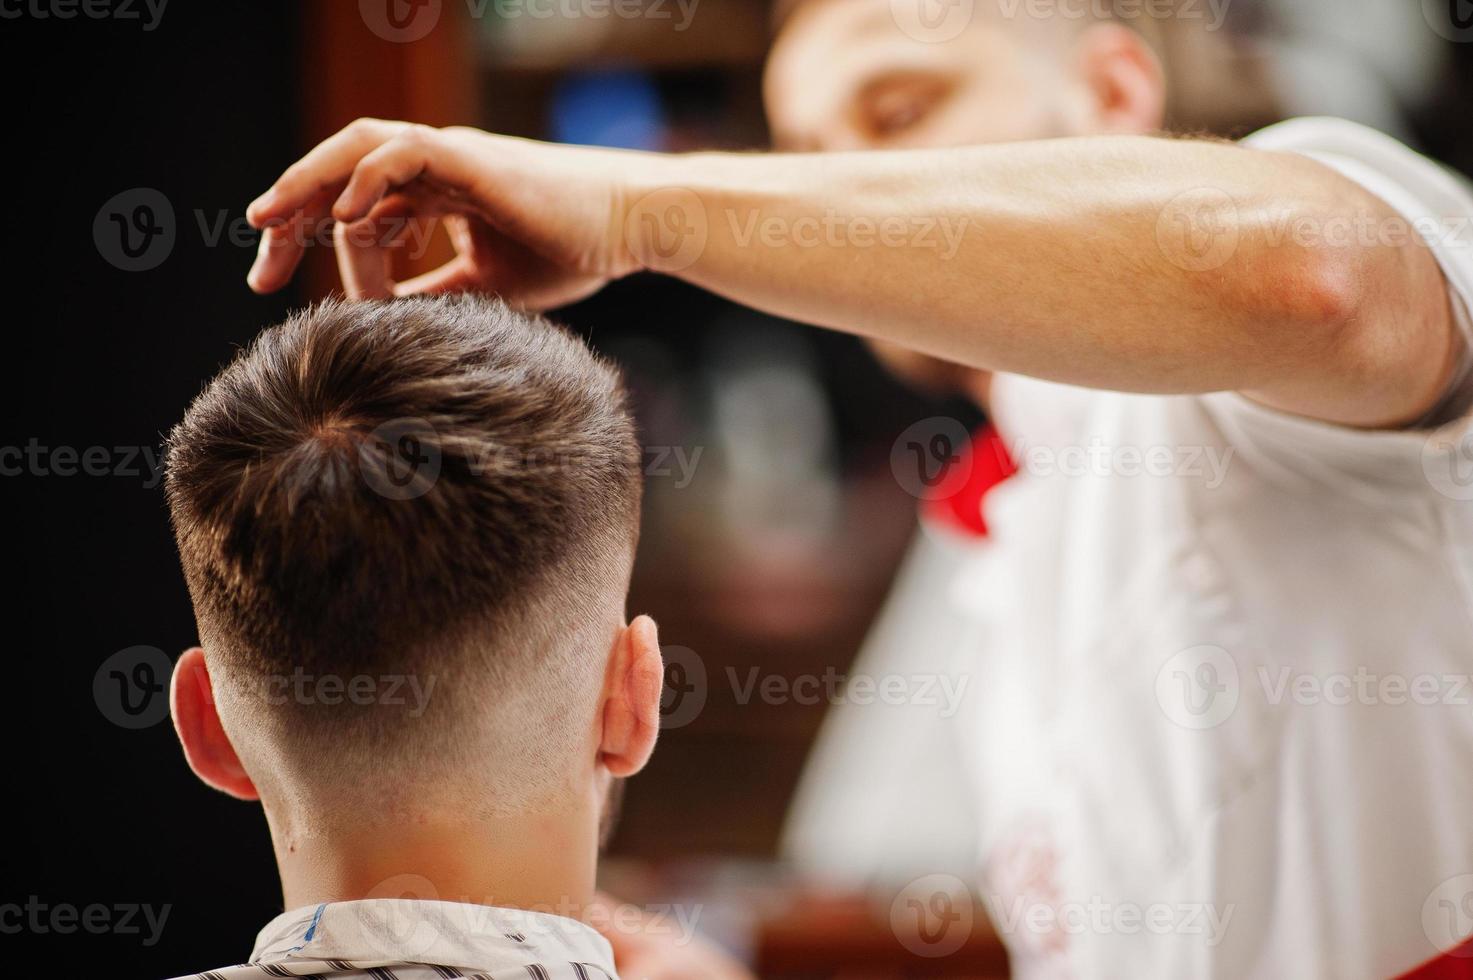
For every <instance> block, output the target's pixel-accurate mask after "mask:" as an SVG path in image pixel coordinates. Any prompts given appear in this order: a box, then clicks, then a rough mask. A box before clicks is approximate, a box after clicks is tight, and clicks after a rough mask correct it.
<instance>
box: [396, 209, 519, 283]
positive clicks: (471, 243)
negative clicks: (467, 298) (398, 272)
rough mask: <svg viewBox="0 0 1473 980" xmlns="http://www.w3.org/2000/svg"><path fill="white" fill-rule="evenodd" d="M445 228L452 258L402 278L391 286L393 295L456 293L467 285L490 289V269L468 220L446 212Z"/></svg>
mask: <svg viewBox="0 0 1473 980" xmlns="http://www.w3.org/2000/svg"><path fill="white" fill-rule="evenodd" d="M444 226H445V230H446V231H447V232H448V233H449V235H450V243H451V244H452V245H453V246H454V247H455V258H453V259H451V260H450V261H449V262H446V263H445V264H444V265H442V266H440V267H439V268H438V269H431V270H430V271H429V272H426V273H423V274H422V275H418V276H415V277H414V278H412V279H406V280H404V281H403V282H401V283H399V284H397V285H396V286H395V287H394V294H395V295H396V296H414V295H417V294H420V293H427V294H428V293H458V292H463V291H465V290H468V289H490V288H493V287H494V283H493V282H492V280H491V275H490V270H489V269H488V268H487V266H486V264H485V263H486V259H487V256H486V255H485V250H484V249H478V247H477V245H476V240H475V235H474V233H473V232H472V231H471V226H470V222H469V221H468V220H466V218H465V217H464V216H462V215H457V214H451V215H446V217H445V219H444Z"/></svg>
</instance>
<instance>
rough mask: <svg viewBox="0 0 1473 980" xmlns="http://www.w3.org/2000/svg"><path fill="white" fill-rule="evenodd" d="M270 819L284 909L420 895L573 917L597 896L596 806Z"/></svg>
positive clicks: (426, 897) (417, 896)
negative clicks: (328, 824) (464, 815)
mask: <svg viewBox="0 0 1473 980" xmlns="http://www.w3.org/2000/svg"><path fill="white" fill-rule="evenodd" d="M268 820H269V816H268ZM270 823H271V837H272V843H273V845H274V846H275V849H276V863H277V866H278V867H279V868H280V871H281V887H282V893H283V896H284V898H285V901H286V908H288V909H294V908H301V907H303V906H307V905H316V904H319V903H321V902H346V901H354V900H357V899H364V898H419V899H433V900H438V901H446V902H470V903H475V904H480V905H499V906H506V907H512V908H522V909H531V910H534V911H541V912H552V913H555V914H559V915H570V916H574V917H577V916H578V915H579V910H581V909H582V908H583V907H584V906H585V905H586V904H587V903H588V901H589V900H590V899H592V897H593V892H594V877H595V871H596V866H597V862H598V828H597V823H598V821H597V815H596V814H593V815H583V814H567V813H562V814H556V815H549V814H545V813H528V814H525V815H517V816H513V817H495V818H488V819H464V820H461V819H453V818H449V817H447V818H444V819H441V818H431V817H426V816H423V815H421V816H418V817H414V818H406V819H404V820H401V821H383V822H375V823H374V824H372V825H364V826H361V827H355V828H353V829H349V830H341V829H334V830H333V831H323V832H313V833H302V832H295V831H292V830H289V829H286V828H284V827H283V826H281V822H280V821H277V820H270Z"/></svg>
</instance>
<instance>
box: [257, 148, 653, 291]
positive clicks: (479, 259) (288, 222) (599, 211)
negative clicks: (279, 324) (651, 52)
mask: <svg viewBox="0 0 1473 980" xmlns="http://www.w3.org/2000/svg"><path fill="white" fill-rule="evenodd" d="M661 159H662V157H661V156H660V155H658V154H649V153H635V152H629V151H621V150H603V149H593V148H588V147H572V146H559V145H554V144H548V143H539V142H535V141H532V140H523V139H515V138H512V137H506V136H494V135H491V134H489V133H484V132H481V131H479V130H475V129H468V128H463V127H452V128H447V129H433V128H431V127H428V126H418V125H413V124H410V123H403V122H386V121H383V120H378V119H360V120H358V121H357V122H354V123H353V124H351V125H350V126H348V127H346V128H345V129H343V130H342V131H341V132H339V133H337V134H336V135H334V136H331V137H329V138H328V139H326V140H324V141H323V142H322V143H320V144H319V145H318V146H317V147H315V148H314V149H313V150H312V151H311V152H309V153H308V154H307V155H306V156H304V157H303V158H302V159H301V160H299V161H297V162H296V163H294V164H292V166H291V167H289V168H287V170H286V172H285V173H283V174H282V175H281V177H280V178H279V179H278V180H277V181H276V183H275V184H273V185H272V186H271V188H270V189H269V190H267V191H266V193H264V194H262V195H261V196H260V197H259V198H257V199H256V200H255V201H254V202H253V203H252V204H251V206H250V207H249V208H248V209H247V211H246V215H247V217H248V219H249V220H250V222H251V224H252V225H254V226H255V227H256V228H263V229H265V233H264V234H263V235H262V240H261V248H260V253H259V254H258V256H257V258H256V262H255V265H254V266H253V267H252V268H251V272H250V275H249V276H248V280H247V281H248V282H249V283H250V286H251V288H252V289H254V290H256V291H257V292H261V293H268V292H272V291H274V290H277V289H280V288H281V287H282V286H284V285H286V283H287V281H288V280H289V279H290V278H291V276H292V273H293V271H294V270H295V269H296V267H297V264H298V262H300V261H301V257H302V252H303V244H304V243H305V242H310V241H312V240H314V238H315V235H316V232H317V229H318V228H320V227H321V225H322V223H323V222H325V221H327V220H328V219H332V220H334V221H336V223H337V227H336V229H335V235H336V239H337V247H338V260H339V268H340V270H341V271H342V273H343V277H344V289H345V291H346V292H347V293H348V295H349V296H351V297H355V298H359V297H382V296H395V295H397V296H403V295H408V294H411V293H422V292H445V291H455V290H467V289H473V290H486V291H494V292H497V293H500V294H501V295H503V296H505V297H506V298H507V299H508V300H510V301H511V302H514V303H517V304H518V305H521V306H525V307H530V308H535V309H542V308H546V307H549V306H557V305H561V304H564V303H569V302H572V301H573V300H575V299H578V298H580V297H582V296H586V295H588V294H589V293H591V292H594V291H595V290H597V289H598V288H599V287H600V286H602V285H603V284H604V283H605V282H607V281H609V280H610V279H615V278H618V277H620V276H623V275H627V274H628V273H630V272H633V271H635V270H636V269H638V268H639V262H638V261H637V260H636V259H635V258H634V256H633V254H632V252H631V249H630V247H629V243H628V242H627V241H626V236H625V218H626V216H627V208H628V206H629V205H628V201H629V199H630V197H631V193H632V192H631V188H632V187H633V186H634V185H635V183H636V180H635V175H637V174H639V175H644V176H648V175H649V174H650V173H651V171H652V170H655V169H657V168H658V167H659V165H660V164H659V161H660V160H661ZM406 219H407V220H408V221H411V222H415V223H418V225H419V227H417V228H416V229H415V230H416V232H417V233H420V234H422V233H423V223H424V222H428V221H430V220H432V219H441V220H443V221H444V223H445V225H446V226H447V228H448V230H449V232H450V237H451V240H452V241H453V243H454V245H455V249H456V252H457V254H456V257H455V258H454V259H453V260H451V261H450V262H447V263H446V264H445V265H443V266H441V267H440V268H438V269H435V270H433V271H432V272H428V273H426V274H424V275H422V276H419V277H417V278H414V279H411V280H408V281H405V282H398V283H395V282H392V281H390V280H389V276H388V258H389V251H388V249H390V248H392V247H395V246H396V245H401V244H402V239H403V238H404V229H405V222H406ZM396 228H397V229H398V235H397V238H396V236H395V235H394V234H393V232H394V229H396Z"/></svg>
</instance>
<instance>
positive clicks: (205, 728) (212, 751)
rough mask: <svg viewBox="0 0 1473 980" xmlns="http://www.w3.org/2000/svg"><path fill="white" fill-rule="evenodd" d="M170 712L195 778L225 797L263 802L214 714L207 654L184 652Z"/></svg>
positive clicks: (196, 650) (196, 649) (177, 666)
mask: <svg viewBox="0 0 1473 980" xmlns="http://www.w3.org/2000/svg"><path fill="white" fill-rule="evenodd" d="M169 709H170V711H171V712H172V714H173V716H174V731H175V732H177V733H178V734H179V744H180V745H183V746H184V758H185V759H186V760H187V761H188V762H189V768H191V769H193V770H194V774H195V775H196V776H198V777H199V778H200V779H202V780H204V782H205V784H206V785H207V786H213V787H214V788H215V789H218V790H220V791H221V792H222V793H229V794H230V795H231V796H234V797H236V798H237V799H241V800H255V799H259V798H260V794H258V793H257V792H256V787H255V784H254V783H252V782H251V777H249V776H247V775H246V771H245V767H243V766H242V765H241V764H240V758H239V756H237V755H236V754H235V746H233V745H231V744H230V739H229V737H227V736H226V734H225V728H224V726H222V725H221V724H220V715H219V713H218V712H217V711H216V710H215V691H214V688H213V687H212V686H211V685H210V672H209V669H208V668H207V667H206V665H205V652H204V650H202V649H200V648H199V647H192V648H190V649H188V650H185V651H184V655H183V656H182V657H180V658H179V662H178V663H177V664H175V665H174V680H173V683H172V684H171V685H170V687H169Z"/></svg>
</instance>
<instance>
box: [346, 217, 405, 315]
mask: <svg viewBox="0 0 1473 980" xmlns="http://www.w3.org/2000/svg"><path fill="white" fill-rule="evenodd" d="M364 224H365V225H367V224H368V223H367V222H364ZM372 231H373V229H372V228H371V227H369V228H367V229H365V228H363V227H361V226H354V225H348V224H342V223H339V224H338V225H337V226H336V227H334V228H333V236H332V237H333V243H332V244H333V252H334V254H335V255H336V256H337V260H338V277H339V278H340V279H341V280H342V281H343V293H344V294H345V295H346V296H347V297H348V298H349V299H388V298H390V297H391V296H393V295H394V283H393V280H391V279H390V278H389V251H388V249H387V248H385V247H384V246H383V245H382V244H381V243H380V242H378V241H377V240H376V239H375V238H374V237H373V236H372ZM365 232H366V233H365Z"/></svg>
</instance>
